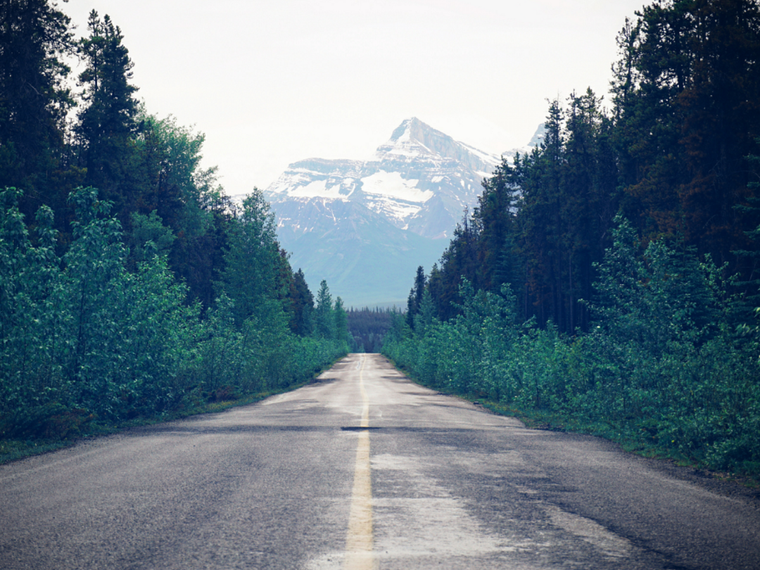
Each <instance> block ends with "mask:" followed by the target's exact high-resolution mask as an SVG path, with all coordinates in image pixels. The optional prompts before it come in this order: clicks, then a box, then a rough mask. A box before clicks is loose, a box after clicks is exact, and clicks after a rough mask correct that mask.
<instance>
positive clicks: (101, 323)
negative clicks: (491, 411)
mask: <svg viewBox="0 0 760 570" xmlns="http://www.w3.org/2000/svg"><path fill="white" fill-rule="evenodd" d="M88 32H89V33H88V35H87V36H86V37H83V38H81V39H76V38H75V37H74V35H73V32H72V27H71V23H70V20H69V18H68V17H67V16H66V15H64V14H63V13H62V12H60V11H59V10H58V9H57V7H56V5H55V4H54V3H51V2H48V0H4V1H3V2H1V3H0V438H3V439H5V440H8V439H12V438H17V439H23V440H27V439H29V438H32V439H34V438H47V439H55V438H61V437H68V436H74V435H77V434H80V433H85V432H87V431H88V430H91V429H94V427H97V426H101V427H102V426H111V425H115V424H119V423H120V422H123V421H126V420H136V419H139V418H152V417H168V416H171V415H172V414H175V413H185V412H188V411H192V410H202V409H205V408H204V406H207V405H208V404H209V403H214V402H220V401H230V400H236V399H240V398H245V397H250V396H252V395H256V394H265V393H269V392H271V391H273V390H279V389H283V388H285V387H287V386H290V385H292V384H294V383H298V382H303V381H307V380H309V379H310V378H311V377H312V376H313V375H314V374H315V373H316V372H318V371H319V370H320V369H321V368H322V367H324V366H326V365H329V364H330V363H331V362H333V361H334V360H335V359H336V358H338V357H339V356H341V355H343V354H345V353H346V352H347V350H348V347H349V340H350V339H349V336H348V332H347V325H346V322H347V321H346V319H347V317H346V312H345V310H344V309H343V305H342V302H341V300H340V298H338V299H335V300H333V298H332V296H331V294H330V291H329V288H328V286H327V284H326V283H325V282H322V284H321V287H320V290H319V291H318V292H317V293H316V299H315V297H314V295H313V294H312V292H311V291H309V288H308V286H307V285H306V281H305V278H304V275H303V273H302V272H301V271H300V270H298V271H293V269H292V268H291V266H290V264H289V262H288V254H287V253H286V252H285V251H283V250H282V248H281V247H280V245H279V243H278V241H277V237H276V233H275V228H276V226H275V222H274V216H273V214H272V213H271V212H270V210H269V205H268V204H267V203H266V202H265V201H264V199H263V196H262V193H261V192H260V191H258V190H256V189H254V191H253V192H252V194H251V195H250V196H249V197H248V198H247V199H246V200H245V201H244V202H243V203H242V205H237V204H233V203H232V202H231V201H230V200H229V198H227V197H226V196H225V195H224V193H223V191H222V188H221V187H220V186H219V184H218V182H217V178H216V171H215V169H213V168H212V169H203V168H201V167H200V162H201V158H202V155H201V150H202V145H203V135H202V134H199V133H196V132H193V131H192V130H191V129H188V128H186V127H182V126H180V125H178V124H177V122H176V121H175V119H174V118H172V117H171V116H169V117H165V118H158V117H156V116H153V115H151V114H150V113H149V112H148V111H147V109H146V108H145V106H144V104H142V103H140V102H138V100H137V99H136V93H137V91H138V88H137V87H136V86H135V85H133V83H132V68H133V63H132V61H131V59H130V57H129V52H128V50H127V48H126V46H125V45H124V43H123V37H122V34H121V31H120V29H119V27H118V26H117V25H116V24H115V23H114V22H113V21H111V19H110V18H109V17H108V16H107V15H106V16H103V17H101V16H100V15H99V14H98V13H97V12H95V11H93V12H92V13H91V14H90V17H89V22H88ZM70 58H78V59H79V61H80V62H81V63H82V64H83V71H82V72H81V73H79V74H78V75H77V76H76V77H73V76H72V74H71V70H70V68H69V67H68V65H67V61H71V59H70ZM2 452H3V450H2V449H0V453H2Z"/></svg>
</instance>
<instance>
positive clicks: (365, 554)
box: [344, 358, 375, 570]
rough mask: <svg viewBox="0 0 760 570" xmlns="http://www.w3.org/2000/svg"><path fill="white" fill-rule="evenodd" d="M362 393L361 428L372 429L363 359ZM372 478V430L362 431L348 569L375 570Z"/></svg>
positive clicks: (352, 505) (352, 506)
mask: <svg viewBox="0 0 760 570" xmlns="http://www.w3.org/2000/svg"><path fill="white" fill-rule="evenodd" d="M359 391H360V392H361V396H362V402H363V407H362V419H361V424H360V427H363V428H368V427H369V398H368V397H367V391H366V390H365V389H364V358H362V365H361V368H360V369H359ZM372 549H373V537H372V478H371V473H370V464H369V430H364V431H360V432H359V443H358V444H357V447H356V465H355V467H354V488H353V491H352V494H351V513H350V515H349V519H348V536H347V538H346V558H345V564H344V567H345V568H346V569H347V570H348V569H350V570H371V569H373V568H374V567H375V559H374V556H373V553H372Z"/></svg>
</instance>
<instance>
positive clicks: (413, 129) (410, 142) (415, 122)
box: [375, 117, 499, 174]
mask: <svg viewBox="0 0 760 570" xmlns="http://www.w3.org/2000/svg"><path fill="white" fill-rule="evenodd" d="M424 156H427V157H429V158H432V159H434V160H455V161H457V162H460V163H461V164H462V166H464V167H465V168H469V169H471V170H473V171H475V172H480V173H485V174H487V173H489V172H491V171H492V170H493V168H494V167H495V166H496V165H497V164H498V163H499V159H498V158H497V157H495V156H491V155H489V154H487V153H485V152H482V151H480V150H478V149H476V148H473V147H471V146H469V145H466V144H464V143H461V142H459V141H456V140H454V139H453V138H451V137H450V136H449V135H447V134H444V133H442V132H441V131H438V130H436V129H434V128H433V127H431V126H430V125H428V124H426V123H423V122H422V121H420V120H419V119H418V118H417V117H411V118H410V119H405V120H404V121H403V122H402V123H401V124H400V125H399V126H398V127H396V129H395V130H394V131H393V133H392V134H391V138H390V139H389V140H388V142H386V143H385V144H383V145H381V146H379V147H378V148H377V151H375V158H376V159H378V160H388V159H390V160H396V161H402V162H403V161H410V160H419V159H420V158H421V157H424Z"/></svg>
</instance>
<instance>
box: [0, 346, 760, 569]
mask: <svg viewBox="0 0 760 570" xmlns="http://www.w3.org/2000/svg"><path fill="white" fill-rule="evenodd" d="M0 568H2V569H8V570H10V569H20V568H30V569H35V570H40V569H56V570H65V569H74V568H76V569H98V570H104V569H111V568H114V569H138V568H156V569H158V568H160V569H183V570H192V569H196V568H204V569H216V568H219V569H222V568H223V569H233V568H262V569H264V568H267V569H268V568H283V569H296V568H304V569H321V568H357V569H359V568H378V569H384V568H398V569H414V568H444V569H458V568H462V569H464V568H467V569H479V568H505V569H515V570H519V569H548V568H573V569H597V568H599V569H607V568H609V569H613V568H614V569H628V568H631V569H665V568H673V569H676V568H678V569H687V568H688V569H707V568H714V569H721V570H726V569H739V568H747V569H750V568H751V569H758V568H760V499H758V495H757V493H756V492H753V491H751V490H747V489H744V488H742V487H739V486H737V485H735V484H733V483H722V482H718V481H716V480H714V479H708V478H704V477H700V476H699V474H698V473H696V472H694V471H692V470H689V469H681V468H676V467H672V466H669V465H667V464H662V463H659V462H655V461H652V460H647V459H643V458H639V457H634V456H630V455H627V454H624V453H622V452H620V451H619V450H618V448H617V447H616V446H615V445H613V444H611V443H608V442H605V441H603V440H599V439H596V438H592V437H586V436H577V435H568V434H561V433H554V432H547V431H539V430H529V429H526V428H525V427H524V426H523V425H522V424H521V423H520V422H518V421H516V420H514V419H510V418H504V417H500V416H496V415H494V414H491V413H488V412H486V411H484V410H482V409H480V408H478V407H477V406H474V405H472V404H470V403H467V402H464V401H462V400H459V399H457V398H452V397H447V396H442V395H439V394H436V393H435V392H433V391H430V390H427V389H424V388H421V387H419V386H417V385H415V384H412V383H410V382H409V381H408V380H407V379H406V378H404V377H403V376H402V375H401V374H400V373H398V372H397V371H395V370H394V369H393V368H392V367H391V366H390V364H389V363H388V362H387V361H386V360H384V359H383V358H382V357H380V356H378V355H351V356H349V357H348V358H346V359H344V360H342V361H341V362H340V363H338V365H336V366H335V367H334V368H333V369H332V370H330V371H328V372H326V373H325V374H323V375H322V376H321V377H320V381H319V382H316V383H314V384H311V385H309V386H307V387H305V388H302V389H300V390H297V391H295V392H291V393H288V394H283V395H280V396H276V397H274V398H270V399H268V400H265V401H263V402H261V403H259V404H255V405H251V406H245V407H241V408H236V409H233V410H230V411H227V412H224V413H220V414H213V415H205V416H199V417H196V418H192V419H189V420H185V421H180V422H173V423H169V424H163V425H160V426H155V427H150V428H141V429H136V430H131V431H129V432H127V433H123V434H119V435H115V436H110V437H104V438H99V439H96V440H92V441H85V442H82V443H80V444H78V445H76V446H74V447H72V448H69V449H66V450H63V451H59V452H56V453H50V454H47V455H43V456H38V457H33V458H29V459H26V460H23V461H18V462H15V463H12V464H9V465H5V466H0Z"/></svg>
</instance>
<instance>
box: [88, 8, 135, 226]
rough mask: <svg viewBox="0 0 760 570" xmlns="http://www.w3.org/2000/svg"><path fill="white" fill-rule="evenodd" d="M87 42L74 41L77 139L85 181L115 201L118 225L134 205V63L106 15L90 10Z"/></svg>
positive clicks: (117, 31) (120, 36) (118, 32)
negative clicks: (80, 65) (80, 67)
mask: <svg viewBox="0 0 760 570" xmlns="http://www.w3.org/2000/svg"><path fill="white" fill-rule="evenodd" d="M88 28H89V30H90V35H89V37H86V38H82V39H81V40H80V42H79V46H78V47H79V53H80V56H81V57H82V59H84V61H85V65H86V68H85V70H84V71H83V72H82V73H81V74H80V75H79V83H80V85H81V86H83V88H84V91H83V93H82V99H83V101H84V102H85V103H86V106H85V107H84V108H83V109H82V110H81V111H80V113H79V124H78V125H77V127H76V132H77V135H78V137H79V145H80V152H81V161H82V165H83V166H85V167H86V168H87V175H86V181H87V183H88V184H89V185H91V186H94V187H96V188H98V189H100V191H101V193H102V195H103V196H104V197H105V198H106V199H109V200H112V201H114V203H115V208H116V213H117V214H118V215H119V217H120V218H121V219H122V221H126V220H128V214H129V212H131V211H134V210H135V209H136V208H135V202H136V200H137V196H135V193H137V190H136V189H135V188H134V185H135V183H136V182H135V181H134V180H133V179H132V176H133V167H134V166H135V159H136V154H135V148H134V147H135V141H134V135H135V134H136V132H137V128H138V125H137V122H136V117H137V113H138V104H137V100H136V99H135V97H134V94H135V92H136V91H137V87H135V86H133V85H131V84H130V79H131V78H132V68H133V67H134V64H133V63H132V60H131V59H130V58H129V52H128V50H127V48H126V47H125V46H124V45H123V44H122V40H123V36H122V34H121V30H120V29H119V27H118V26H115V25H114V23H113V22H112V21H111V18H110V17H109V16H108V15H106V16H105V17H104V18H103V19H101V18H100V17H99V16H98V13H97V12H96V11H95V10H93V11H92V12H90V17H89V20H88Z"/></svg>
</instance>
